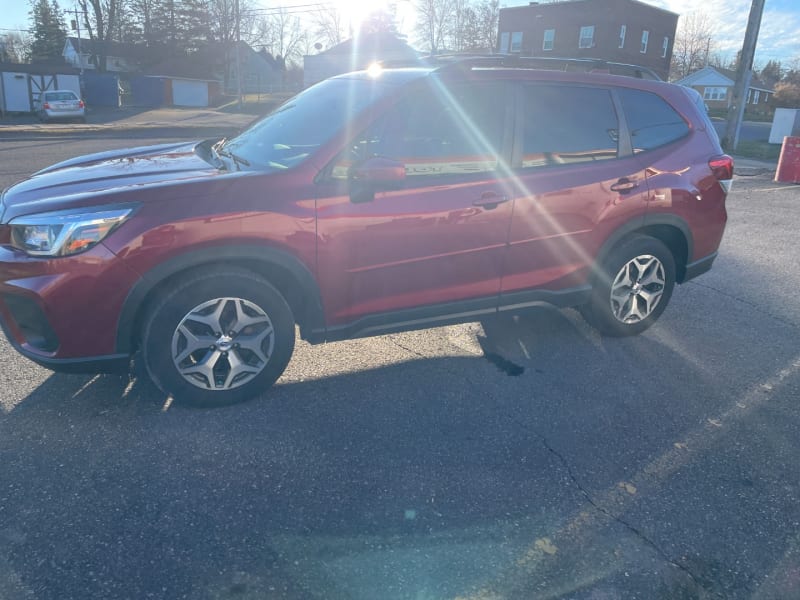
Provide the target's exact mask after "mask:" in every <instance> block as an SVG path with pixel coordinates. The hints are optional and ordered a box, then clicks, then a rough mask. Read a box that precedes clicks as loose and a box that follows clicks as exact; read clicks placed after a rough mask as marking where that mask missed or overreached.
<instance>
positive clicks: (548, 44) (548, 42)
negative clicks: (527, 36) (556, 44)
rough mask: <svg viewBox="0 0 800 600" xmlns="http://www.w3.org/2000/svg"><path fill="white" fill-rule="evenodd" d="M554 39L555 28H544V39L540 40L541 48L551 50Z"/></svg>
mask: <svg viewBox="0 0 800 600" xmlns="http://www.w3.org/2000/svg"><path fill="white" fill-rule="evenodd" d="M555 39H556V30H555V29H545V30H544V41H543V42H542V50H552V49H553V41H554V40H555Z"/></svg>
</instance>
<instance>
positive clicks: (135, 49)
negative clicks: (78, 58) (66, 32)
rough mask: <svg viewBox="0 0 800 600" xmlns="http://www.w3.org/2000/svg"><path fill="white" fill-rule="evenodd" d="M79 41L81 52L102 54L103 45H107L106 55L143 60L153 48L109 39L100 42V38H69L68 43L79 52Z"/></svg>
mask: <svg viewBox="0 0 800 600" xmlns="http://www.w3.org/2000/svg"><path fill="white" fill-rule="evenodd" d="M79 43H80V53H81V54H100V52H101V50H102V49H103V47H105V49H106V56H115V57H117V58H122V59H128V60H141V59H142V58H145V57H146V56H148V55H149V54H150V53H151V49H149V48H148V47H147V46H145V45H144V44H123V43H120V42H109V41H104V42H100V41H98V40H90V39H86V38H81V39H80V40H78V38H76V37H68V38H67V44H69V45H71V46H72V48H73V49H74V50H75V52H78V46H79Z"/></svg>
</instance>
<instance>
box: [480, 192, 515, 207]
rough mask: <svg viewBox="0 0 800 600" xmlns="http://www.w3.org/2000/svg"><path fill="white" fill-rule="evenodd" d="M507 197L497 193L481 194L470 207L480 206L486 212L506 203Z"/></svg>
mask: <svg viewBox="0 0 800 600" xmlns="http://www.w3.org/2000/svg"><path fill="white" fill-rule="evenodd" d="M508 200H509V198H508V196H501V195H500V194H498V193H497V192H483V193H482V194H481V197H480V198H479V199H478V200H475V201H474V202H473V203H472V206H480V207H481V208H483V209H486V210H492V209H495V208H497V206H498V205H500V204H502V203H503V202H508Z"/></svg>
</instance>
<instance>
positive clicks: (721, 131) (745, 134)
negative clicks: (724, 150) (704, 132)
mask: <svg viewBox="0 0 800 600" xmlns="http://www.w3.org/2000/svg"><path fill="white" fill-rule="evenodd" d="M712 123H713V124H714V129H716V130H717V135H718V136H719V137H720V139H722V138H723V137H725V131H726V130H727V129H728V124H727V123H726V122H725V121H724V120H722V119H714V120H713V121H712ZM771 128H772V123H759V122H756V121H744V122H743V123H742V126H741V127H740V129H739V139H740V140H741V141H743V142H744V141H748V142H766V141H767V140H769V131H770V129H771Z"/></svg>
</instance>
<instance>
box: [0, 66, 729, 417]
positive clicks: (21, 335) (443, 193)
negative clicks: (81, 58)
mask: <svg viewBox="0 0 800 600" xmlns="http://www.w3.org/2000/svg"><path fill="white" fill-rule="evenodd" d="M492 65H493V63H491V62H490V61H463V62H458V63H454V64H451V65H448V66H443V67H439V68H434V67H426V68H408V69H386V70H382V71H381V70H371V71H369V72H361V73H355V74H349V75H344V76H340V77H336V78H333V79H329V80H327V81H324V82H322V83H320V84H318V85H316V86H314V87H312V88H309V89H307V90H305V91H304V92H302V93H301V94H299V95H298V96H296V97H295V98H293V99H291V100H289V101H288V102H287V103H286V104H284V105H283V106H281V107H280V108H278V109H277V110H275V111H274V112H273V113H272V114H270V115H268V116H267V117H265V118H264V119H262V120H260V121H259V122H257V123H255V124H254V125H253V126H251V127H250V128H249V129H247V130H246V131H244V132H243V133H242V134H241V135H239V136H238V137H235V138H233V139H230V140H221V141H204V142H199V143H198V142H195V143H188V144H170V145H159V146H150V147H144V148H135V149H131V150H126V151H122V152H119V151H114V152H106V153H100V154H93V155H89V156H83V157H80V158H75V159H73V160H69V161H66V162H62V163H59V164H57V165H54V166H52V167H49V168H47V169H44V170H42V171H39V172H38V173H36V174H34V175H33V176H31V177H30V178H29V179H27V180H25V181H23V182H21V183H18V184H16V185H14V186H13V187H11V188H10V189H8V190H6V192H5V193H4V195H3V198H2V217H0V223H2V225H0V316H1V317H2V318H1V319H0V320H1V321H2V324H3V327H4V329H5V332H6V335H7V337H8V338H9V340H10V341H11V343H12V344H13V345H14V346H15V348H16V349H17V350H19V351H20V352H21V353H22V354H24V355H25V356H27V357H29V358H30V359H32V360H34V361H35V362H37V363H39V364H41V365H44V366H47V367H49V368H52V369H55V370H71V371H76V370H78V371H93V372H98V371H109V370H117V369H119V368H124V369H128V368H129V366H130V359H131V357H132V356H133V355H134V353H136V352H137V351H139V352H140V353H141V359H142V361H143V364H144V365H145V366H146V368H147V371H148V373H149V374H150V376H151V377H152V379H153V380H154V381H155V382H156V384H157V385H158V386H160V387H161V388H162V389H163V390H164V391H165V392H167V393H168V394H171V395H172V396H173V397H174V398H175V399H177V400H181V401H185V402H190V403H193V404H196V405H203V406H213V405H219V404H226V403H230V402H236V401H240V400H244V399H247V398H249V397H252V396H254V395H256V394H258V393H260V392H262V391H263V390H265V389H266V388H267V387H268V386H270V385H271V384H272V383H273V382H274V381H275V380H276V379H277V378H278V377H279V376H280V374H281V373H282V372H283V370H284V368H285V367H286V365H287V363H288V362H289V359H290V357H291V355H292V351H293V348H294V342H295V326H296V325H297V326H298V327H299V331H300V335H301V336H302V338H303V339H306V340H308V341H309V342H312V343H320V342H330V341H336V340H343V339H347V338H353V337H361V336H369V335H377V334H381V333H387V332H394V331H401V330H408V329H418V328H425V327H429V326H434V325H442V324H451V323H457V322H464V321H473V320H477V319H480V318H481V317H482V316H484V315H490V314H494V313H498V312H506V311H521V310H524V309H525V308H527V307H531V306H534V305H537V304H540V303H542V302H546V303H551V304H555V305H557V306H578V307H580V309H581V311H582V313H583V315H584V316H585V318H586V319H587V320H588V321H589V322H590V323H591V324H592V325H594V326H595V327H597V328H598V329H599V330H600V331H602V332H603V333H606V334H610V335H630V334H636V333H639V332H641V331H643V330H645V329H647V328H648V327H649V326H650V325H652V323H653V322H654V321H655V320H656V319H657V318H658V317H659V315H660V314H661V313H662V312H663V311H664V309H665V308H666V306H667V302H668V301H669V299H670V295H671V294H672V291H673V286H674V284H675V283H683V282H685V281H687V280H689V279H691V278H692V277H696V276H697V275H700V274H701V273H703V272H705V271H707V270H708V269H709V268H710V267H711V264H712V262H713V261H714V258H715V257H716V254H717V249H718V247H719V244H720V240H721V238H722V234H723V230H724V227H725V221H726V212H725V197H726V194H727V191H728V188H729V186H730V182H731V179H732V171H733V164H732V160H731V158H730V157H728V156H725V155H724V154H722V151H721V149H720V145H719V141H718V139H717V137H716V134H715V132H714V129H713V127H712V125H711V123H710V122H709V121H708V118H707V117H706V115H705V111H704V110H703V105H702V100H699V99H698V97H697V95H696V94H695V93H694V92H692V91H691V90H687V89H685V88H682V87H678V86H674V85H670V84H666V83H662V82H657V81H645V80H641V79H636V78H633V77H622V76H616V75H608V74H597V73H590V74H587V73H567V72H554V71H546V70H540V69H527V68H506V67H504V66H502V64H501V63H500V62H498V63H496V66H492Z"/></svg>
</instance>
